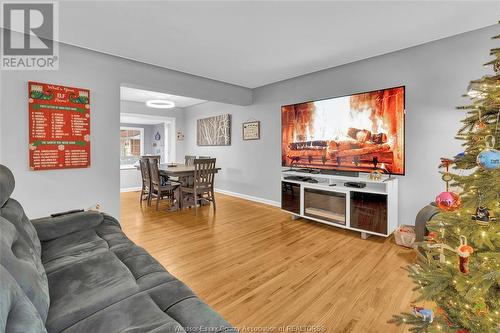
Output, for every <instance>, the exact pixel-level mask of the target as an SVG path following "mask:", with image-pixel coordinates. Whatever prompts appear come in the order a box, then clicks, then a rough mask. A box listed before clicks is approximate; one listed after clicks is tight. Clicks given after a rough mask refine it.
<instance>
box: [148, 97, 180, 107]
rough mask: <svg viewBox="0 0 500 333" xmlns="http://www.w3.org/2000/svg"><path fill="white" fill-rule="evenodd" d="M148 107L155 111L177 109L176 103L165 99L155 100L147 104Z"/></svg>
mask: <svg viewBox="0 0 500 333" xmlns="http://www.w3.org/2000/svg"><path fill="white" fill-rule="evenodd" d="M146 105H147V106H149V107H150V108H155V109H171V108H173V107H175V103H174V102H172V101H167V100H164V99H153V100H150V101H147V102H146Z"/></svg>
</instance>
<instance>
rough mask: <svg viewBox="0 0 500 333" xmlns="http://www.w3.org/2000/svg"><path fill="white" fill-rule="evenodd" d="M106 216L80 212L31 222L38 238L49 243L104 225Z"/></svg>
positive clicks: (92, 212)
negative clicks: (55, 239) (52, 240)
mask: <svg viewBox="0 0 500 333" xmlns="http://www.w3.org/2000/svg"><path fill="white" fill-rule="evenodd" d="M103 220H104V215H103V214H101V213H99V212H95V211H86V212H78V213H73V214H67V215H61V216H56V217H50V216H49V217H42V218H39V219H34V220H31V222H32V223H33V225H34V226H35V229H36V232H37V234H38V238H40V240H41V241H48V240H51V239H54V238H58V237H61V236H64V235H67V234H70V233H73V232H76V231H81V230H86V229H92V228H95V227H96V226H98V225H99V224H101V223H102V221H103Z"/></svg>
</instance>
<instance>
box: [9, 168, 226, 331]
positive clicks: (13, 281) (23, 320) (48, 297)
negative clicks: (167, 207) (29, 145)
mask: <svg viewBox="0 0 500 333" xmlns="http://www.w3.org/2000/svg"><path fill="white" fill-rule="evenodd" d="M13 190H14V176H13V175H12V173H11V172H10V170H9V169H8V168H7V167H5V166H3V165H0V207H1V208H0V259H1V260H0V332H2V331H3V332H8V333H21V332H22V333H30V332H33V333H36V332H50V333H52V332H65V333H73V332H85V333H86V332H92V333H99V332H103V333H113V332H127V333H139V332H155V333H160V332H236V330H235V329H234V328H232V327H231V326H230V325H229V324H228V323H227V322H226V321H225V320H224V319H222V318H221V317H220V316H219V315H218V314H217V313H215V312H214V311H213V310H212V309H211V308H210V307H208V306H207V305H206V304H205V303H204V302H203V301H201V300H200V299H199V298H198V297H196V295H194V294H193V292H192V291H191V290H190V289H189V288H188V287H187V286H186V285H185V284H184V283H182V282H181V281H179V280H177V279H176V278H175V277H174V276H172V275H171V274H169V273H168V272H167V271H166V270H165V269H164V268H163V267H162V266H161V265H160V264H159V263H158V262H157V261H156V260H155V259H154V258H153V257H151V256H150V255H149V254H148V253H147V252H146V251H145V250H144V249H143V248H141V247H138V246H137V245H135V244H134V243H133V242H132V241H130V240H129V239H128V238H127V236H125V234H124V233H123V232H122V230H121V228H120V224H119V223H118V221H117V220H115V219H114V218H112V217H111V216H108V215H105V214H101V213H98V212H92V211H86V212H81V213H73V214H69V215H64V216H60V217H48V218H42V219H37V220H29V219H28V218H27V217H26V215H25V214H24V210H23V208H22V206H21V205H20V204H19V202H17V201H16V200H14V199H12V198H11V197H10V196H11V194H12V192H13Z"/></svg>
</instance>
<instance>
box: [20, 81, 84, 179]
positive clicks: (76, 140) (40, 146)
mask: <svg viewBox="0 0 500 333" xmlns="http://www.w3.org/2000/svg"><path fill="white" fill-rule="evenodd" d="M28 94H29V126H30V128H29V163H30V169H31V170H50V169H66V168H87V167H89V166H90V91H89V90H87V89H80V88H72V87H65V86H59V85H55V84H46V83H38V82H28Z"/></svg>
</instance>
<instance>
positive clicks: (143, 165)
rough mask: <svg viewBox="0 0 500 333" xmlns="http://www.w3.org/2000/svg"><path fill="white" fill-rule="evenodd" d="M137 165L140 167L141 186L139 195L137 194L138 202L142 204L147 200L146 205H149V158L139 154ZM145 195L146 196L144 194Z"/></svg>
mask: <svg viewBox="0 0 500 333" xmlns="http://www.w3.org/2000/svg"><path fill="white" fill-rule="evenodd" d="M139 166H140V169H141V178H142V187H141V195H140V196H139V203H140V204H141V205H142V202H143V201H144V200H147V201H148V206H151V174H150V172H149V158H148V157H146V156H141V158H140V159H139ZM145 195H146V198H144V196H145Z"/></svg>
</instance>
